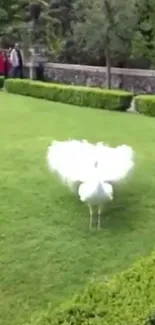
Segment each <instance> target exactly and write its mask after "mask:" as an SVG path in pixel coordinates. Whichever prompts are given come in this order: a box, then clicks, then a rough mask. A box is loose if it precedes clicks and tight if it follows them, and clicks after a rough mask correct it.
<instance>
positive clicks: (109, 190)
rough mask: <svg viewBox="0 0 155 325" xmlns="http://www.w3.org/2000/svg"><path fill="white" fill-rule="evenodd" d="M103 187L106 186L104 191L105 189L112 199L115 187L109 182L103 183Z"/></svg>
mask: <svg viewBox="0 0 155 325" xmlns="http://www.w3.org/2000/svg"><path fill="white" fill-rule="evenodd" d="M103 188H104V191H105V193H106V195H107V197H108V199H109V200H110V201H112V200H113V198H114V191H113V187H112V185H111V184H109V183H103Z"/></svg>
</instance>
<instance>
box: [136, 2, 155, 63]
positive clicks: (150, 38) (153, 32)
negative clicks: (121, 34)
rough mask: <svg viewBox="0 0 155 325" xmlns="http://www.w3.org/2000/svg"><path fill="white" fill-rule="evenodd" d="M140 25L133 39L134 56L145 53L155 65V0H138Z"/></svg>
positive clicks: (144, 55)
mask: <svg viewBox="0 0 155 325" xmlns="http://www.w3.org/2000/svg"><path fill="white" fill-rule="evenodd" d="M136 7H137V15H138V26H137V30H136V31H135V34H134V37H133V39H132V56H133V57H140V55H143V57H144V58H145V59H148V60H149V61H150V62H151V64H152V66H154V65H155V6H154V1H153V0H137V2H136Z"/></svg>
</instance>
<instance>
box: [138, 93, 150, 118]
mask: <svg viewBox="0 0 155 325" xmlns="http://www.w3.org/2000/svg"><path fill="white" fill-rule="evenodd" d="M135 108H136V110H137V111H138V112H139V113H143V114H145V115H149V116H155V95H139V96H136V97H135Z"/></svg>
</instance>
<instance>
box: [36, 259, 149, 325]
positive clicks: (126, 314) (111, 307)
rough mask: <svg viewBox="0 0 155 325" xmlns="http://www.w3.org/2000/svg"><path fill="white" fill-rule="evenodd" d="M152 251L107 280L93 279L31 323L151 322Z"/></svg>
mask: <svg viewBox="0 0 155 325" xmlns="http://www.w3.org/2000/svg"><path fill="white" fill-rule="evenodd" d="M154 272H155V254H152V255H151V257H149V258H146V259H143V260H141V261H140V262H139V263H137V264H135V266H134V267H132V268H131V269H129V270H127V271H125V272H123V273H121V274H119V275H117V276H115V277H114V278H113V279H111V280H110V281H108V282H107V281H102V282H98V283H96V282H94V283H92V284H90V285H89V286H88V287H87V288H86V289H85V291H84V292H83V293H82V294H79V295H77V296H76V297H75V298H74V299H72V300H71V301H68V302H67V303H66V304H64V306H62V308H60V307H59V309H57V310H56V311H55V313H50V310H48V312H47V313H46V314H44V315H41V316H42V317H40V319H39V320H37V321H36V322H34V321H33V325H43V324H48V325H60V324H61V325H70V324H72V325H93V324H94V325H109V324H115V325H124V324H126V325H131V324H132V325H149V324H150V325H151V324H153V321H155V317H154V314H153V313H154V311H155V291H154V287H155V276H154Z"/></svg>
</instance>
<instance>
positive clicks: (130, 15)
mask: <svg viewBox="0 0 155 325" xmlns="http://www.w3.org/2000/svg"><path fill="white" fill-rule="evenodd" d="M75 12H76V21H75V23H74V27H73V33H74V37H75V40H76V42H77V43H79V44H81V47H83V49H85V51H86V52H89V51H93V52H94V56H95V55H96V56H98V55H99V51H103V52H104V54H105V57H106V65H107V82H108V84H107V86H108V88H110V87H111V76H110V67H111V57H112V56H113V55H114V54H116V53H118V52H119V54H120V53H123V54H124V53H126V51H128V49H129V46H130V42H131V39H132V36H133V31H134V29H135V26H136V14H135V6H134V3H133V1H131V2H125V1H124V0H117V1H115V0H110V1H107V0H104V1H102V0H95V1H93V0H86V1H82V0H77V1H76V2H75ZM124 25H125V26H126V29H127V30H128V33H127V32H126V29H125V28H124Z"/></svg>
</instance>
